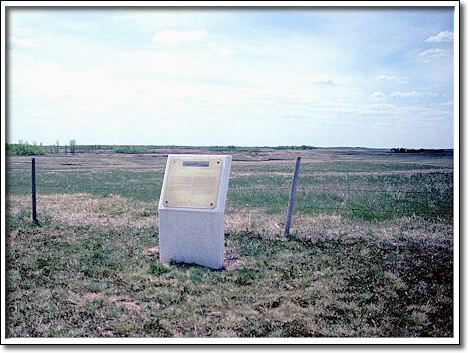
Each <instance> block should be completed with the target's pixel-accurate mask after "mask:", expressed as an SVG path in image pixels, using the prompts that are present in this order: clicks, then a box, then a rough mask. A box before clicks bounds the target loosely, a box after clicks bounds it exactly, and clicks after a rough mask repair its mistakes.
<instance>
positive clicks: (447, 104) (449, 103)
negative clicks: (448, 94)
mask: <svg viewBox="0 0 468 353" xmlns="http://www.w3.org/2000/svg"><path fill="white" fill-rule="evenodd" d="M442 105H444V106H451V105H453V101H449V102H445V103H442Z"/></svg>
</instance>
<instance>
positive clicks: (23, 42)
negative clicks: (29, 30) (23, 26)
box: [11, 37, 42, 49]
mask: <svg viewBox="0 0 468 353" xmlns="http://www.w3.org/2000/svg"><path fill="white" fill-rule="evenodd" d="M11 42H12V43H13V45H14V46H18V47H20V48H29V49H36V48H40V47H41V46H42V42H41V40H40V39H38V38H16V37H13V38H12V40H11Z"/></svg>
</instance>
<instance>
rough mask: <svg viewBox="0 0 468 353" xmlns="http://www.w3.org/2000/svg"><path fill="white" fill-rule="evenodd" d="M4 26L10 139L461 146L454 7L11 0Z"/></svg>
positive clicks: (257, 144)
mask: <svg viewBox="0 0 468 353" xmlns="http://www.w3.org/2000/svg"><path fill="white" fill-rule="evenodd" d="M6 26H7V34H6V43H7V46H6V47H7V49H6V55H7V64H6V65H7V67H6V70H7V74H8V76H7V80H6V85H7V97H6V99H7V142H10V143H17V142H18V141H20V140H21V141H23V142H24V141H28V142H29V143H37V144H40V143H43V144H44V145H48V144H54V143H56V141H59V142H60V144H68V142H69V141H70V140H72V139H74V140H76V143H77V144H114V145H117V144H118V145H124V144H133V145H196V146H207V145H224V146H227V145H236V146H279V145H310V146H318V147H337V146H349V147H371V148H393V147H407V148H453V147H454V119H458V116H455V117H454V39H455V41H458V33H457V32H456V31H455V30H454V11H453V7H406V8H405V7H377V8H375V7H369V8H365V7H364V8H363V7H361V8H358V7H345V8H343V7H300V8H265V7H262V8H238V7H234V8H226V7H225V8H216V9H214V8H206V7H205V8H204V7H198V8H195V7H192V8H167V7H166V8H162V7H145V8H136V7H135V8H132V7H123V8H113V7H105V8H83V7H81V8H77V9H76V8H75V9H71V8H66V7H65V8H60V9H51V8H47V7H39V8H30V9H27V8H10V9H9V10H8V12H7V24H6ZM454 32H455V33H454Z"/></svg>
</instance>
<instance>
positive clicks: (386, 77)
mask: <svg viewBox="0 0 468 353" xmlns="http://www.w3.org/2000/svg"><path fill="white" fill-rule="evenodd" d="M377 80H378V81H388V82H396V83H408V77H398V76H394V75H387V74H384V75H380V76H379V77H377Z"/></svg>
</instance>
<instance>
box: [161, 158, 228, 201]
mask: <svg viewBox="0 0 468 353" xmlns="http://www.w3.org/2000/svg"><path fill="white" fill-rule="evenodd" d="M222 166H223V161H222V159H208V160H206V159H205V160H193V161H191V160H190V161H189V160H184V159H183V158H174V159H172V161H171V163H170V164H169V170H168V178H167V183H166V188H165V193H164V205H165V206H166V207H193V208H215V207H216V203H217V199H218V192H219V181H220V178H221V171H222Z"/></svg>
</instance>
